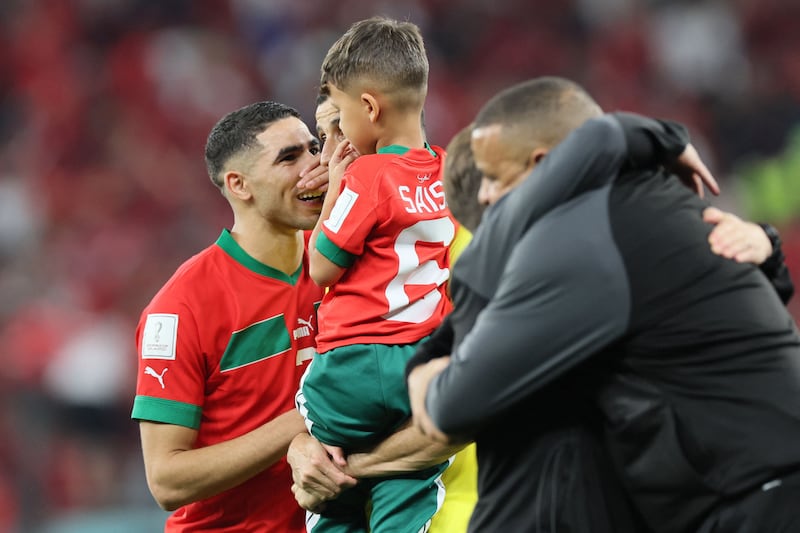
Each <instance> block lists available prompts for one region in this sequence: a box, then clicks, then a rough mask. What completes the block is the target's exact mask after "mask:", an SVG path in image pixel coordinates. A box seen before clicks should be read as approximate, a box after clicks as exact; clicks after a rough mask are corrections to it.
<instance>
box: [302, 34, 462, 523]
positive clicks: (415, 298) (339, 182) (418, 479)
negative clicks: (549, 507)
mask: <svg viewBox="0 0 800 533" xmlns="http://www.w3.org/2000/svg"><path fill="white" fill-rule="evenodd" d="M321 70H322V76H321V88H322V91H324V92H327V93H328V94H329V95H330V100H331V102H332V103H333V105H334V106H335V108H336V109H337V110H338V112H339V117H340V118H339V120H340V123H339V126H340V128H341V130H342V132H343V133H344V135H345V137H346V138H347V140H346V141H343V142H342V143H341V144H340V145H339V146H337V148H336V151H335V152H334V155H333V157H332V159H331V162H330V166H329V168H330V184H329V188H328V193H327V194H328V196H327V198H326V199H325V204H324V206H323V211H322V214H321V216H320V219H319V222H318V223H317V226H316V227H315V229H314V232H313V233H312V236H311V244H310V246H311V249H312V251H311V257H310V264H309V270H310V274H311V277H312V278H313V279H314V281H315V282H317V283H318V284H319V285H321V286H324V287H329V288H330V290H329V291H328V293H327V294H326V295H325V297H324V299H323V302H322V304H321V305H320V308H319V313H318V319H319V324H320V331H319V332H318V334H317V351H318V352H319V353H318V355H317V356H316V357H315V358H314V360H313V362H312V364H311V365H310V367H309V369H308V371H307V372H306V374H305V376H304V377H303V380H302V382H301V386H300V391H299V392H298V395H297V404H298V408H299V410H300V412H301V413H302V414H303V416H304V417H305V419H306V425H307V427H308V429H309V431H310V433H311V434H312V435H314V436H315V437H316V438H317V439H319V440H320V441H321V442H322V443H324V444H326V445H328V446H329V447H337V448H342V449H344V450H345V451H347V452H352V451H357V450H358V449H359V448H362V447H364V446H367V445H370V444H374V443H375V442H377V441H378V440H381V439H382V438H384V437H386V436H388V435H389V434H390V433H392V432H393V431H395V430H396V429H398V428H399V427H400V426H401V425H403V423H405V422H406V421H407V420H408V416H409V414H410V408H409V404H408V393H407V390H406V386H405V379H404V371H405V364H406V362H407V361H408V359H409V358H410V357H411V356H412V355H413V354H414V352H415V350H416V346H417V344H418V343H419V341H421V340H422V339H424V338H425V337H426V336H427V335H429V334H430V333H431V332H432V331H433V330H434V329H435V328H436V326H437V325H438V324H439V323H440V322H441V321H442V319H443V318H444V316H445V315H446V314H447V313H448V312H449V311H450V309H451V304H450V301H449V299H448V297H447V291H446V282H447V279H448V277H449V275H450V270H449V264H448V253H447V252H448V246H449V244H450V242H451V241H452V240H453V237H454V234H455V222H454V219H453V218H452V215H451V214H450V211H449V209H448V208H447V204H446V202H445V199H444V187H443V183H442V170H443V167H444V164H443V163H444V161H443V160H444V152H443V150H442V149H441V148H438V147H431V146H429V145H428V144H427V143H426V142H425V139H424V134H423V131H422V122H421V114H422V108H423V105H424V102H425V96H426V93H427V80H428V60H427V57H426V55H425V47H424V44H423V40H422V36H421V35H420V32H419V28H417V26H415V25H414V24H412V23H409V22H397V21H394V20H390V19H385V18H371V19H367V20H363V21H360V22H357V23H355V24H354V25H353V26H351V28H350V29H349V30H348V31H347V32H346V33H345V34H344V35H343V36H342V37H341V38H340V39H339V40H338V41H337V42H336V43H335V44H334V45H333V46H332V47H331V49H330V50H329V51H328V54H327V56H326V57H325V60H324V61H323V64H322V69H321ZM358 154H360V157H358V158H357V159H356V157H357V155H358ZM337 193H338V194H337ZM330 449H331V450H332V451H333V452H334V455H337V454H338V452H337V451H336V450H334V449H333V448H330ZM446 464H447V463H446V462H443V463H442V464H441V465H438V466H436V467H433V468H429V469H426V470H422V471H419V472H414V473H411V474H401V475H397V476H394V477H388V478H374V479H369V480H362V481H361V482H360V483H359V485H358V486H356V487H354V488H353V489H350V490H349V491H346V492H345V493H344V494H343V495H342V496H340V497H339V498H338V499H337V500H335V501H332V502H328V504H327V506H326V508H325V510H324V511H323V512H322V513H321V514H319V515H313V516H311V517H309V520H308V528H309V531H323V530H324V531H332V530H340V529H341V530H347V531H355V530H356V529H353V528H354V527H356V528H360V529H361V530H363V531H367V530H368V528H369V529H370V530H371V531H424V530H426V529H427V527H428V524H429V521H430V518H431V517H432V516H433V514H434V513H435V512H436V511H437V509H438V507H439V505H440V503H441V501H442V499H443V497H444V494H443V486H442V485H441V482H440V475H441V472H442V471H443V469H444V467H445V466H446ZM368 504H371V511H370V513H369V517H367V512H366V508H367V505H368Z"/></svg>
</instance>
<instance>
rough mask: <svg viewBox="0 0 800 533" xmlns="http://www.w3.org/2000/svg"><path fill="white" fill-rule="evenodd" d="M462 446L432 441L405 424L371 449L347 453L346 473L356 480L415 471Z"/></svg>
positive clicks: (428, 465)
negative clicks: (356, 478) (357, 478)
mask: <svg viewBox="0 0 800 533" xmlns="http://www.w3.org/2000/svg"><path fill="white" fill-rule="evenodd" d="M464 446H465V445H463V444H459V445H445V444H442V443H437V442H433V441H431V440H430V439H428V438H427V437H425V436H424V435H423V434H422V433H420V432H419V430H418V429H417V428H416V427H414V426H412V425H410V424H409V425H406V426H404V427H403V429H401V430H399V431H397V432H395V433H394V434H392V435H391V436H389V437H388V438H387V439H385V440H384V441H382V442H381V443H380V444H378V445H377V446H375V447H374V448H372V449H370V450H366V451H364V452H360V453H353V454H350V455H349V456H348V457H347V464H348V468H347V472H348V473H349V474H350V475H352V476H354V477H359V478H363V477H378V476H387V475H392V474H398V473H403V472H415V471H417V470H422V469H424V468H428V467H431V466H434V465H437V464H439V463H442V462H443V461H445V460H447V458H448V457H450V456H451V455H453V454H455V453H456V452H458V451H459V450H460V449H462V448H463V447H464Z"/></svg>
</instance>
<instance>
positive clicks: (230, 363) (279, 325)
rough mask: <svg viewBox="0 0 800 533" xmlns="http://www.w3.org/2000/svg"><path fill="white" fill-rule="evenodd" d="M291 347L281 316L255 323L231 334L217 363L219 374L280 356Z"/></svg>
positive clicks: (287, 331)
mask: <svg viewBox="0 0 800 533" xmlns="http://www.w3.org/2000/svg"><path fill="white" fill-rule="evenodd" d="M291 347H292V341H291V338H290V337H289V330H287V329H286V323H285V321H284V319H283V315H277V316H274V317H272V318H268V319H266V320H262V321H261V322H256V323H255V324H252V325H250V326H247V327H246V328H244V329H241V330H239V331H235V332H233V335H231V340H230V341H228V347H227V348H225V353H224V354H222V359H221V360H220V362H219V369H220V371H221V372H225V371H227V370H233V369H234V368H239V367H242V366H245V365H249V364H251V363H255V362H257V361H263V360H264V359H269V358H270V357H275V356H276V355H280V354H282V353H284V352H286V351H288V350H290V349H291Z"/></svg>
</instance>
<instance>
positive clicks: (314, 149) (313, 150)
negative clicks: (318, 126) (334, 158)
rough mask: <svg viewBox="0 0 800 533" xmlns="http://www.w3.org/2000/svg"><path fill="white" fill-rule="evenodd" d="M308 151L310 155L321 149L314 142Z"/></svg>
mask: <svg viewBox="0 0 800 533" xmlns="http://www.w3.org/2000/svg"><path fill="white" fill-rule="evenodd" d="M308 151H309V152H311V155H317V154H318V153H320V151H321V148H320V145H318V144H315V145H314V146H312V147H311V148H309V149H308Z"/></svg>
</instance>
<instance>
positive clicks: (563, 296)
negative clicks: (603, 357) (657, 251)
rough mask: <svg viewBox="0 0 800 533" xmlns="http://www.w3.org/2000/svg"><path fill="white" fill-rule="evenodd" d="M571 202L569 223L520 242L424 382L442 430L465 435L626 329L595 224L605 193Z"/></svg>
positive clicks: (551, 224) (603, 211) (618, 279)
mask: <svg viewBox="0 0 800 533" xmlns="http://www.w3.org/2000/svg"><path fill="white" fill-rule="evenodd" d="M573 206H574V207H575V208H576V209H577V211H575V212H574V213H573V215H572V216H571V217H570V218H569V219H565V218H563V217H561V216H559V215H560V214H561V213H563V212H564V211H561V212H559V213H554V214H552V215H550V216H548V217H545V218H543V219H542V220H541V221H540V222H538V223H537V224H536V225H535V226H534V227H532V228H531V229H530V230H529V231H528V233H526V234H525V235H524V236H523V237H522V239H521V240H520V241H519V243H518V245H517V246H516V248H515V249H514V252H513V253H512V254H511V256H510V258H509V260H508V263H507V265H506V268H505V270H504V271H503V273H502V276H501V278H500V285H499V287H498V288H497V292H496V293H495V295H494V297H493V298H492V299H491V301H490V302H489V304H488V305H487V306H486V308H485V309H483V311H482V312H481V313H480V314H479V315H477V320H476V321H475V324H474V326H473V327H472V328H471V331H470V332H469V333H468V334H467V335H466V337H465V338H464V341H463V342H462V343H461V344H459V345H458V346H457V347H456V349H455V351H454V353H453V354H452V355H451V360H450V364H449V365H448V367H447V368H445V369H444V370H443V371H442V373H441V374H439V375H438V376H437V377H436V378H434V379H433V380H432V381H431V383H430V385H429V387H428V391H427V395H426V399H425V405H426V409H427V411H428V413H429V414H430V416H431V419H432V420H433V422H434V423H435V424H436V426H437V427H438V428H439V429H441V430H442V431H444V432H445V433H448V434H451V435H458V436H464V435H467V436H474V435H475V434H476V433H477V432H478V431H479V430H480V428H481V427H483V426H484V425H485V424H486V423H487V422H488V421H490V420H492V419H493V418H494V417H496V416H498V415H499V414H501V413H502V412H503V411H504V410H506V409H508V408H509V407H511V406H512V405H515V404H516V403H517V402H519V401H520V400H521V399H523V398H525V397H527V396H529V395H530V394H533V393H534V392H536V391H538V390H540V389H541V388H543V387H544V386H546V385H548V384H549V383H551V382H553V381H554V380H556V379H557V378H558V377H560V376H561V375H563V374H564V373H565V372H567V371H568V370H570V369H571V368H574V367H575V366H576V365H578V364H580V363H581V362H582V361H584V360H586V359H587V358H588V357H590V356H592V355H594V354H596V353H599V352H601V351H602V350H603V349H604V348H605V347H606V346H608V345H609V344H611V343H613V342H614V341H615V340H617V339H619V338H620V337H621V336H622V335H624V333H625V331H626V330H627V327H628V321H629V315H630V306H631V297H630V287H629V285H628V282H627V277H626V274H625V272H626V269H625V266H624V263H623V261H622V258H621V256H620V255H619V252H618V251H617V249H616V247H615V246H614V240H613V237H612V234H611V229H610V226H609V225H608V223H605V224H604V223H603V222H602V221H603V220H607V212H608V200H607V194H605V195H604V194H603V191H598V192H596V193H591V194H588V195H584V196H582V197H580V198H577V199H575V200H574V201H573ZM587 227H591V231H587ZM556 236H557V237H556ZM462 260H463V258H462Z"/></svg>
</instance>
